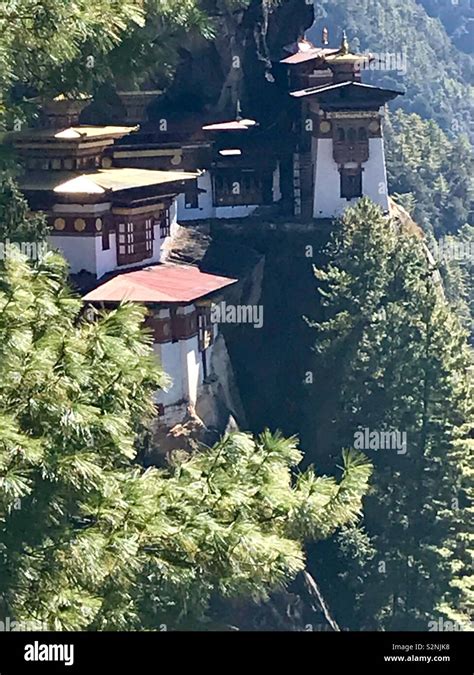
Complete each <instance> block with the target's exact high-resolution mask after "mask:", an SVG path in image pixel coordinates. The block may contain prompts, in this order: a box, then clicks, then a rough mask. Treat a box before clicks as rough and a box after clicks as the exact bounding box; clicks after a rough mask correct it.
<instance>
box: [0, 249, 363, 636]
mask: <svg viewBox="0 0 474 675" xmlns="http://www.w3.org/2000/svg"><path fill="white" fill-rule="evenodd" d="M143 317H144V309H142V308H140V307H139V306H136V305H123V306H120V307H118V308H117V309H116V310H114V311H109V312H107V313H98V314H97V315H96V316H95V317H91V316H89V313H86V315H84V313H83V307H82V303H81V301H80V299H78V298H76V297H74V296H73V295H72V294H71V292H70V291H69V290H68V287H67V283H66V264H65V262H64V260H63V259H62V258H60V257H58V256H56V255H55V254H52V253H48V254H47V255H46V256H45V257H44V258H43V259H42V260H41V261H39V262H37V263H36V264H35V265H30V264H29V263H28V262H27V261H26V260H24V259H23V258H22V257H21V256H19V255H17V254H12V256H10V257H8V258H7V259H6V261H5V263H4V266H3V268H2V270H1V271H0V560H1V573H0V598H1V601H0V604H1V608H0V609H1V614H2V616H10V617H12V618H13V619H14V620H16V621H23V622H24V621H28V622H37V625H43V624H45V625H46V626H47V627H48V628H49V629H53V630H62V629H65V630H73V629H76V630H87V629H91V630H94V629H95V630H105V629H124V630H126V629H129V630H131V629H138V630H139V629H157V628H158V627H159V626H161V625H162V624H166V625H167V626H168V627H169V628H170V629H171V628H173V627H179V626H181V627H182V626H187V627H202V626H205V625H206V620H207V619H208V607H209V605H210V603H211V600H212V599H213V598H214V597H221V598H227V597H228V598H231V597H241V598H244V599H245V598H246V599H254V600H256V601H258V600H264V599H265V598H266V597H268V594H269V593H271V592H274V591H276V590H278V589H280V588H283V587H285V586H286V585H287V584H288V583H289V582H290V581H291V580H292V579H293V578H294V576H295V575H296V574H297V573H298V572H299V571H300V570H302V569H303V567H304V565H305V556H304V548H303V545H304V541H305V540H318V539H322V538H326V537H328V536H330V535H331V534H332V533H333V532H334V531H335V530H336V528H338V527H339V526H341V525H344V524H349V523H354V522H356V521H357V520H358V518H359V516H360V511H361V499H362V497H363V495H364V494H365V492H366V490H367V483H368V478H369V474H370V466H369V464H368V463H367V461H366V460H365V458H363V457H361V456H359V455H358V454H356V453H345V455H344V473H343V475H342V477H341V480H340V481H339V482H337V481H336V480H335V479H334V478H330V477H317V476H316V475H315V474H314V472H313V471H312V470H309V471H307V472H306V473H302V474H300V475H299V476H298V477H297V478H296V479H294V478H293V473H294V471H295V470H296V468H297V465H298V464H299V462H300V461H301V454H300V452H299V451H298V449H297V445H296V441H295V440H294V439H289V440H286V439H284V438H281V437H280V436H279V435H276V436H272V435H271V434H269V433H264V434H263V435H262V436H261V437H260V438H258V439H255V440H254V439H252V438H251V437H249V436H247V435H245V434H234V435H231V436H228V437H226V438H224V439H223V440H222V441H221V442H220V443H218V444H217V445H216V446H215V447H214V448H211V449H208V450H204V451H203V452H202V453H199V454H197V455H196V456H194V457H192V458H190V459H186V460H185V459H180V460H179V461H177V462H176V464H175V465H174V466H173V467H170V468H169V469H166V470H165V469H155V468H149V469H146V470H145V469H144V468H142V467H141V466H140V465H139V464H138V463H137V461H136V456H137V451H138V450H140V449H141V448H140V445H139V441H140V438H141V437H142V432H143V430H144V429H146V427H147V425H148V424H149V420H150V419H151V417H152V415H153V413H154V406H153V398H152V393H153V392H154V391H155V390H156V389H157V388H158V387H159V386H160V385H161V384H163V380H164V376H163V375H162V374H161V373H160V372H159V371H158V369H157V367H156V364H155V362H154V360H153V355H152V350H151V349H150V340H151V338H150V336H149V335H147V334H146V333H144V331H143V329H142V325H141V324H142V321H143ZM30 625H31V623H30Z"/></svg>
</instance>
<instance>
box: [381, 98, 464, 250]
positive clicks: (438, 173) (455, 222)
mask: <svg viewBox="0 0 474 675" xmlns="http://www.w3.org/2000/svg"><path fill="white" fill-rule="evenodd" d="M385 138H386V151H387V171H388V180H389V186H390V191H391V192H393V193H397V195H398V196H399V197H400V196H401V197H402V199H401V200H400V199H399V200H398V201H400V203H402V205H404V206H405V207H406V208H408V210H409V211H410V213H411V215H412V216H413V218H414V219H415V220H416V222H417V223H419V224H420V225H421V226H422V227H423V228H424V229H425V231H426V232H428V233H434V234H435V236H436V237H441V236H442V235H445V234H448V233H455V232H456V231H457V230H459V228H461V227H462V226H463V225H464V224H465V223H467V222H468V217H469V211H470V207H471V186H470V183H471V171H470V169H471V165H472V148H471V146H470V144H469V141H468V139H467V138H466V137H464V136H460V137H458V138H456V139H455V140H450V139H449V138H448V136H447V135H446V134H445V133H444V132H443V131H442V130H441V129H440V128H439V127H438V125H437V124H436V123H435V122H434V121H432V120H430V121H425V120H422V119H421V118H420V117H419V116H418V115H415V114H411V115H407V114H405V113H403V111H401V110H397V111H396V112H395V113H394V114H392V115H389V116H387V118H386V124H385Z"/></svg>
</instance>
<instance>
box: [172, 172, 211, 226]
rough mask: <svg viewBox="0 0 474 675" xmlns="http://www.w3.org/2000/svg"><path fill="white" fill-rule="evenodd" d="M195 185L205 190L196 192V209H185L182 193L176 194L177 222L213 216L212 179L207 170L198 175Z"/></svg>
mask: <svg viewBox="0 0 474 675" xmlns="http://www.w3.org/2000/svg"><path fill="white" fill-rule="evenodd" d="M197 185H198V188H199V189H201V190H205V191H206V192H201V193H199V194H198V204H199V206H198V208H197V209H187V208H186V200H185V197H184V194H180V195H178V222H180V221H186V220H199V219H200V218H213V217H214V207H213V205H212V181H211V174H210V173H209V171H205V172H204V173H203V174H202V175H201V176H199V178H198V179H197Z"/></svg>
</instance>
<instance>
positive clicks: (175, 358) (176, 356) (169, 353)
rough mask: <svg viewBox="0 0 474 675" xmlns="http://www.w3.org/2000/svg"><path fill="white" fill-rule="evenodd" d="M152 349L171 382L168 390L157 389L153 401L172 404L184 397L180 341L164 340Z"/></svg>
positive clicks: (165, 404) (166, 404)
mask: <svg viewBox="0 0 474 675" xmlns="http://www.w3.org/2000/svg"><path fill="white" fill-rule="evenodd" d="M153 351H154V352H155V356H156V358H157V361H158V363H159V364H160V366H161V368H162V369H163V370H164V372H165V373H166V374H167V375H169V376H170V378H171V380H172V384H171V385H170V387H169V388H168V391H163V390H160V391H157V392H156V395H155V401H156V402H157V403H162V404H163V405H164V406H168V405H173V404H174V403H177V402H178V401H181V400H182V399H183V398H184V397H185V392H184V388H183V382H184V374H183V371H182V366H181V343H180V342H166V343H165V344H155V345H153Z"/></svg>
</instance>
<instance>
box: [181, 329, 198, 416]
mask: <svg viewBox="0 0 474 675" xmlns="http://www.w3.org/2000/svg"><path fill="white" fill-rule="evenodd" d="M179 344H180V345H181V360H182V366H183V380H184V382H183V388H184V390H185V396H186V398H187V399H188V400H189V401H190V402H191V403H192V404H193V405H196V400H197V394H198V387H199V384H200V382H201V381H202V363H201V358H202V357H201V353H200V351H199V343H198V338H197V336H195V337H193V338H191V339H189V340H183V341H181V342H180V343H179Z"/></svg>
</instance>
